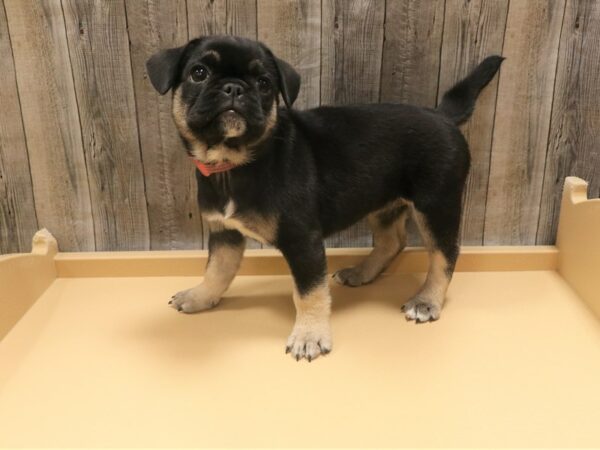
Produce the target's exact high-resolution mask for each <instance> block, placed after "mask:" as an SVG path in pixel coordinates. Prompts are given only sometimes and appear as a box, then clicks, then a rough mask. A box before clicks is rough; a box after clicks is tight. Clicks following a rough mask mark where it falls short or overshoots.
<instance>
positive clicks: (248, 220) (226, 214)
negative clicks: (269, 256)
mask: <svg viewBox="0 0 600 450" xmlns="http://www.w3.org/2000/svg"><path fill="white" fill-rule="evenodd" d="M202 215H203V217H204V218H205V219H206V220H209V221H211V222H218V223H221V224H222V225H223V226H224V227H225V228H229V229H234V230H238V231H239V232H240V233H242V234H243V235H244V236H248V237H250V238H252V239H255V240H257V241H259V242H262V243H263V244H273V243H274V242H275V239H276V238H277V223H278V218H277V217H276V216H274V215H273V216H263V215H260V214H257V213H252V212H248V213H244V214H240V213H238V212H236V210H235V203H233V201H231V200H230V201H229V203H228V204H227V205H226V206H225V210H224V211H223V212H214V211H209V212H203V213H202Z"/></svg>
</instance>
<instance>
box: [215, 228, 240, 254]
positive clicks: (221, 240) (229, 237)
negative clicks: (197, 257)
mask: <svg viewBox="0 0 600 450" xmlns="http://www.w3.org/2000/svg"><path fill="white" fill-rule="evenodd" d="M245 241H246V239H245V238H244V236H243V235H242V233H240V232H239V231H237V230H219V231H213V232H211V233H210V236H209V239H208V251H209V255H210V253H213V252H214V251H215V250H216V249H217V247H223V246H225V247H239V246H240V245H243V244H244V242H245Z"/></svg>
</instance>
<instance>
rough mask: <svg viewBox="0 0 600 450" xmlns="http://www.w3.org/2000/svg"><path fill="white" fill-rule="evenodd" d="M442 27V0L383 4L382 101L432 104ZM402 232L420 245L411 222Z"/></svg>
mask: <svg viewBox="0 0 600 450" xmlns="http://www.w3.org/2000/svg"><path fill="white" fill-rule="evenodd" d="M443 28H444V0H430V1H426V2H420V1H418V0H394V1H387V2H386V14H385V27H384V30H385V41H384V44H383V60H382V69H381V95H380V100H381V101H382V102H400V103H409V104H413V105H419V106H427V107H434V106H435V105H436V101H437V93H438V78H439V72H440V51H441V47H442V33H443ZM406 230H407V236H408V244H409V245H422V241H421V236H420V235H419V231H418V229H417V227H416V225H415V223H414V221H413V220H409V221H408V224H407V228H406Z"/></svg>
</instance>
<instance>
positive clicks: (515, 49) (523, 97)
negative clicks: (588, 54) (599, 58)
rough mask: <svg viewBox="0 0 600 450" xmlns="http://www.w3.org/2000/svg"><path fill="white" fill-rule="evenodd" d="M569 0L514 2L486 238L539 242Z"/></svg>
mask: <svg viewBox="0 0 600 450" xmlns="http://www.w3.org/2000/svg"><path fill="white" fill-rule="evenodd" d="M564 8H565V1H564V0H553V1H546V0H531V1H526V2H525V1H517V2H511V4H510V8H509V11H508V18H507V23H506V35H505V39H504V56H505V57H506V58H507V62H508V64H505V65H503V68H502V72H501V73H500V81H499V85H498V102H497V107H496V117H495V121H494V137H493V144H492V157H491V163H490V178H489V189H488V197H487V206H486V214H485V230H484V243H485V244H492V245H493V244H535V239H536V233H537V224H538V215H539V209H540V200H541V194H542V179H543V174H544V164H545V160H546V149H547V143H548V131H549V127H550V111H551V106H552V94H553V91H554V77H555V73H556V61H557V55H558V43H559V36H560V28H561V25H562V20H563V14H564Z"/></svg>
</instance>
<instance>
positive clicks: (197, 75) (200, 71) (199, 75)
mask: <svg viewBox="0 0 600 450" xmlns="http://www.w3.org/2000/svg"><path fill="white" fill-rule="evenodd" d="M190 78H191V79H192V81H193V82H194V83H200V82H201V81H204V80H206V79H207V78H208V69H207V68H206V67H204V66H194V67H192V70H191V72H190Z"/></svg>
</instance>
